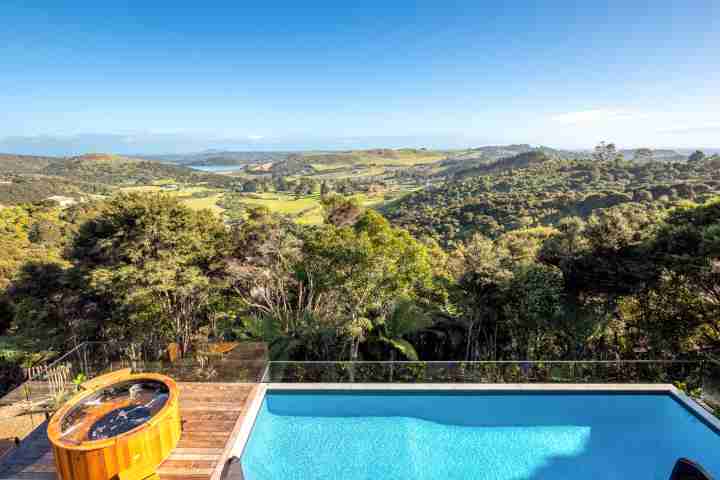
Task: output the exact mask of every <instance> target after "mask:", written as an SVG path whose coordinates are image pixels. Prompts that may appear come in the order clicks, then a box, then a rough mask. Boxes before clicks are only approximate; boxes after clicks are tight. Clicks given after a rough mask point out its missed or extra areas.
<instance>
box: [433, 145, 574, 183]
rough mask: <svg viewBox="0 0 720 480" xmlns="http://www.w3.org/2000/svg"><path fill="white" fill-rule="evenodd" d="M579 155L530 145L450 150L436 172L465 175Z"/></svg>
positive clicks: (457, 175) (520, 166) (458, 176)
mask: <svg viewBox="0 0 720 480" xmlns="http://www.w3.org/2000/svg"><path fill="white" fill-rule="evenodd" d="M511 152H515V153H511ZM582 157H583V156H582V154H579V153H578V152H570V151H564V150H555V149H552V148H548V147H537V148H533V147H531V146H530V145H509V146H506V147H502V146H492V147H481V148H478V149H472V150H469V151H467V152H464V153H461V154H454V155H452V156H451V157H450V158H448V159H447V160H445V161H443V162H441V163H440V165H441V166H442V170H441V171H440V172H439V175H441V176H451V177H455V178H460V177H468V176H473V175H481V174H485V173H489V172H492V171H501V170H507V169H512V168H524V167H527V166H528V165H531V164H534V163H541V162H544V161H547V160H551V159H576V158H582Z"/></svg>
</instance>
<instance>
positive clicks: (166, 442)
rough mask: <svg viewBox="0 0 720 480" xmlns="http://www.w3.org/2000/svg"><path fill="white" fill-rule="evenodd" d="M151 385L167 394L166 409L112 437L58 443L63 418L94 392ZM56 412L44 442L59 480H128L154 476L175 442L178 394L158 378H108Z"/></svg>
mask: <svg viewBox="0 0 720 480" xmlns="http://www.w3.org/2000/svg"><path fill="white" fill-rule="evenodd" d="M142 380H154V381H157V382H162V383H164V384H165V385H166V386H167V387H168V390H169V394H168V399H167V401H166V402H165V405H163V407H162V408H161V409H160V410H159V411H158V412H157V413H156V414H155V415H154V416H152V417H151V418H150V419H149V420H148V421H146V422H145V423H143V424H141V425H139V426H137V427H135V428H134V429H132V430H129V431H127V432H125V433H122V434H120V435H117V436H115V437H111V438H107V439H103V440H92V441H79V442H78V441H76V440H74V439H69V438H63V437H62V431H61V423H62V420H63V418H64V417H65V415H66V414H67V413H68V412H69V411H70V410H71V409H72V408H73V407H74V406H75V405H77V404H78V403H80V402H82V401H83V400H84V399H85V398H87V397H88V396H90V395H92V394H94V393H95V392H96V391H98V390H100V389H102V388H106V387H109V386H111V385H112V384H114V383H119V382H127V381H142ZM86 386H87V387H88V389H87V390H85V391H83V392H81V393H79V394H78V395H76V396H75V397H73V398H72V399H71V400H70V401H68V402H67V403H66V404H65V405H64V406H63V407H62V408H61V409H60V410H58V411H57V412H56V413H55V415H54V416H53V418H52V419H51V420H50V423H49V424H48V438H49V439H50V443H51V444H52V448H53V453H54V456H55V466H56V468H57V472H58V476H59V477H60V478H61V479H62V480H105V479H107V480H109V479H115V478H118V476H119V475H121V476H122V478H123V479H131V478H133V477H134V474H133V472H138V476H137V478H138V480H139V479H140V475H145V472H152V471H154V470H155V469H156V468H157V467H158V466H159V465H160V464H161V463H162V462H163V461H164V460H165V459H166V458H167V457H168V455H169V454H170V452H171V451H172V450H173V449H174V448H175V446H176V445H177V443H178V441H179V440H180V433H181V424H180V412H179V408H178V404H179V401H178V388H177V385H176V384H175V381H174V380H173V379H171V378H169V377H166V376H164V375H157V374H134V375H133V374H129V373H127V372H123V374H120V375H119V374H118V373H112V374H108V375H105V376H103V377H99V378H96V379H94V380H92V382H88V384H87V385H86Z"/></svg>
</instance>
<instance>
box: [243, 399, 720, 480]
mask: <svg viewBox="0 0 720 480" xmlns="http://www.w3.org/2000/svg"><path fill="white" fill-rule="evenodd" d="M679 457H687V458H690V459H693V460H695V461H698V462H700V463H701V464H702V465H703V466H704V467H705V468H706V469H707V470H708V471H709V472H710V473H711V474H713V475H715V476H716V477H717V476H720V435H718V434H717V433H715V432H714V431H713V430H712V429H711V428H710V427H708V426H707V425H706V424H704V423H703V422H702V421H700V420H699V419H698V418H697V417H695V416H694V415H693V414H692V413H690V411H689V410H687V409H686V408H684V407H683V406H682V405H681V404H680V403H678V402H677V401H675V400H674V399H673V398H671V397H670V396H668V395H664V394H657V395H655V394H653V395H650V394H648V395H638V394H633V395H630V394H594V393H587V394H585V393H583V394H544V393H543V394H540V393H529V394H505V393H503V394H500V393H495V394H494V393H479V392H475V393H470V392H447V393H442V392H432V393H398V392H383V393H381V392H369V393H355V392H353V393H348V392H342V393H341V392H312V393H310V392H277V391H276V392H268V394H267V395H266V397H265V400H264V401H263V405H262V407H261V410H260V412H259V414H258V417H257V419H256V421H255V426H254V427H253V431H252V434H251V436H250V439H249V441H248V444H247V446H246V448H245V451H244V453H243V455H242V464H243V471H244V473H245V478H246V479H247V480H280V479H283V480H288V479H303V480H310V479H328V480H330V479H332V480H340V479H343V480H360V479H368V480H369V479H373V480H380V479H388V480H390V479H428V480H429V479H476V480H525V479H532V480H559V479H573V480H577V479H604V480H611V479H633V480H642V479H650V480H655V479H657V480H667V479H668V478H669V476H670V472H671V471H672V467H673V464H674V463H675V461H676V460H677V459H678V458H679Z"/></svg>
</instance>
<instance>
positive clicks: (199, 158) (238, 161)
mask: <svg viewBox="0 0 720 480" xmlns="http://www.w3.org/2000/svg"><path fill="white" fill-rule="evenodd" d="M288 155H290V152H235V151H225V150H207V151H204V152H199V153H188V154H172V155H139V156H138V157H137V158H142V159H144V160H155V161H160V162H165V163H174V164H177V165H185V166H187V165H193V166H204V167H209V166H228V165H255V164H259V163H267V162H280V161H283V160H285V159H286V158H287V157H288Z"/></svg>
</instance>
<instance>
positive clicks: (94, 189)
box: [0, 174, 110, 205]
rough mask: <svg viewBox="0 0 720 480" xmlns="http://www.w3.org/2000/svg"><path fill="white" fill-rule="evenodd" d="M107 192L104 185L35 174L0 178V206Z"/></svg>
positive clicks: (104, 193)
mask: <svg viewBox="0 0 720 480" xmlns="http://www.w3.org/2000/svg"><path fill="white" fill-rule="evenodd" d="M109 192H110V190H109V189H108V188H107V187H106V186H104V185H98V184H93V183H87V182H78V181H75V180H70V179H67V178H62V177H53V176H47V175H36V174H31V175H6V176H0V204H2V205H17V204H21V203H36V202H41V201H43V200H46V199H47V198H48V197H52V196H55V195H62V196H65V197H71V198H74V199H81V198H86V197H87V196H88V195H90V194H98V195H106V194H108V193H109Z"/></svg>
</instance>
